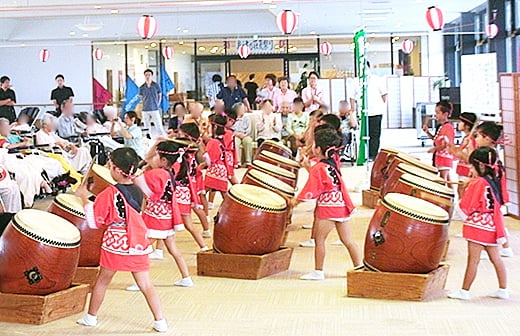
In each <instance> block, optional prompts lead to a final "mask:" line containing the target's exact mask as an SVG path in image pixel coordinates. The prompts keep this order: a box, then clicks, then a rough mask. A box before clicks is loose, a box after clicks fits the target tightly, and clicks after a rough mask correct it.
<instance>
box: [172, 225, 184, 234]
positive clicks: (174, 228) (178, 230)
mask: <svg viewBox="0 0 520 336" xmlns="http://www.w3.org/2000/svg"><path fill="white" fill-rule="evenodd" d="M184 230H186V227H185V226H184V224H179V225H175V226H174V227H173V231H175V232H180V231H184Z"/></svg>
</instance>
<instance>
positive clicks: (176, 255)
mask: <svg viewBox="0 0 520 336" xmlns="http://www.w3.org/2000/svg"><path fill="white" fill-rule="evenodd" d="M164 244H165V245H166V248H167V249H168V252H170V254H171V255H172V257H173V260H175V263H176V264H177V268H179V272H181V275H182V277H183V278H185V277H187V276H189V275H190V273H189V271H188V265H187V264H186V261H185V260H184V258H183V257H182V254H181V252H180V251H179V249H178V248H177V245H176V244H175V235H171V236H168V237H167V238H166V239H165V240H164Z"/></svg>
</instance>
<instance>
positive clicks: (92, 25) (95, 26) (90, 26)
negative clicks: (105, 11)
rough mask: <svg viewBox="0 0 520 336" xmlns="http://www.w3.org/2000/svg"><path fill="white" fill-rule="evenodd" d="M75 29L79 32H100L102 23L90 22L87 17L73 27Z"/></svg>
mask: <svg viewBox="0 0 520 336" xmlns="http://www.w3.org/2000/svg"><path fill="white" fill-rule="evenodd" d="M75 27H76V28H78V29H79V30H83V31H86V32H91V31H96V30H100V29H101V28H103V23H101V21H99V22H90V18H89V17H88V16H86V17H85V19H84V20H83V23H78V24H77V25H75Z"/></svg>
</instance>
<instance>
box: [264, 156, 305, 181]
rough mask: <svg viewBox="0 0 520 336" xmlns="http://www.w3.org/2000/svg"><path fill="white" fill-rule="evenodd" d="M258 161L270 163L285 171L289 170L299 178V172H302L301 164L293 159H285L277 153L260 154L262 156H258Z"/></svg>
mask: <svg viewBox="0 0 520 336" xmlns="http://www.w3.org/2000/svg"><path fill="white" fill-rule="evenodd" d="M256 159H257V160H260V161H264V162H267V163H270V164H272V165H275V166H277V167H280V168H283V169H285V170H288V171H290V172H292V173H293V174H294V175H296V177H298V171H299V170H300V164H299V163H298V162H296V161H294V160H291V159H288V158H285V157H283V156H281V155H278V154H276V153H271V152H267V151H262V152H260V154H258V156H257V157H256Z"/></svg>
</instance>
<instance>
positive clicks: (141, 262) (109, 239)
mask: <svg viewBox="0 0 520 336" xmlns="http://www.w3.org/2000/svg"><path fill="white" fill-rule="evenodd" d="M93 210H94V220H95V224H96V226H97V227H99V228H100V227H102V226H107V228H106V230H105V233H104V235H103V242H102V244H101V255H100V262H99V263H100V265H101V266H103V267H104V268H107V269H110V270H114V271H129V272H142V271H146V270H148V269H149V268H150V262H149V258H148V254H149V253H150V252H152V250H153V249H152V247H151V245H150V242H149V241H148V237H147V231H148V230H147V227H146V224H145V223H144V221H143V218H142V217H141V214H140V213H139V212H137V211H136V210H135V209H134V208H133V207H132V206H131V205H129V204H128V202H127V200H126V199H125V197H124V196H123V194H122V193H121V192H120V191H119V190H118V189H117V188H116V187H115V186H109V187H107V188H106V189H105V190H103V191H102V192H101V193H100V194H99V195H97V196H96V200H95V201H94V205H93Z"/></svg>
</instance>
